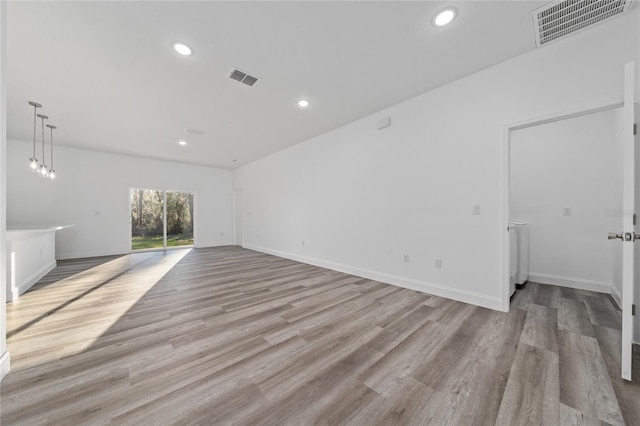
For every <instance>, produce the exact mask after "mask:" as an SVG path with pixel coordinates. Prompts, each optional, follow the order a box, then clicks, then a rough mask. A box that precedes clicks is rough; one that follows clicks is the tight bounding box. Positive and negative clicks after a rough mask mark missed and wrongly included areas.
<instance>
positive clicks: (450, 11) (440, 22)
mask: <svg viewBox="0 0 640 426" xmlns="http://www.w3.org/2000/svg"><path fill="white" fill-rule="evenodd" d="M457 14H458V11H457V9H456V8H455V7H453V6H450V7H445V8H444V9H442V10H440V11H438V13H436V14H435V16H434V17H433V25H435V26H436V27H444V26H445V25H447V24H449V23H451V21H453V20H454V19H455V17H456V15H457Z"/></svg>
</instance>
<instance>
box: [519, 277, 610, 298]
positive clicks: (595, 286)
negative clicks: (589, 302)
mask: <svg viewBox="0 0 640 426" xmlns="http://www.w3.org/2000/svg"><path fill="white" fill-rule="evenodd" d="M529 281H533V282H536V283H540V284H551V285H557V286H560V287H569V288H575V289H578V290H589V291H595V292H597V293H607V294H611V289H612V288H614V287H613V284H612V283H607V282H603V281H592V280H585V279H582V278H573V277H562V276H559V275H548V274H540V273H537V272H529Z"/></svg>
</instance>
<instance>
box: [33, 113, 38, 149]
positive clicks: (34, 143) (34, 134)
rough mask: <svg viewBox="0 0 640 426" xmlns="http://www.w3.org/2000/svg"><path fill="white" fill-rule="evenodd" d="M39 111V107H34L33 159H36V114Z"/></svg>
mask: <svg viewBox="0 0 640 426" xmlns="http://www.w3.org/2000/svg"><path fill="white" fill-rule="evenodd" d="M37 111H38V107H37V106H35V105H34V106H33V158H36V120H37V119H36V114H37Z"/></svg>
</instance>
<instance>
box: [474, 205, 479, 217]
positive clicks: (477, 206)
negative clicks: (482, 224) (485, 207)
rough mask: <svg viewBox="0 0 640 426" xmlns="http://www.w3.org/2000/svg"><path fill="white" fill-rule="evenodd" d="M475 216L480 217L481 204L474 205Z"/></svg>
mask: <svg viewBox="0 0 640 426" xmlns="http://www.w3.org/2000/svg"><path fill="white" fill-rule="evenodd" d="M473 215H474V216H480V204H474V205H473Z"/></svg>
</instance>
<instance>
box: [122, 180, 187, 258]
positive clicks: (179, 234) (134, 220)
mask: <svg viewBox="0 0 640 426" xmlns="http://www.w3.org/2000/svg"><path fill="white" fill-rule="evenodd" d="M130 199H131V249H132V250H144V249H163V248H167V247H179V246H192V245H193V230H194V221H193V194H192V193H190V192H176V191H158V190H153V189H138V188H136V189H132V190H131V194H130Z"/></svg>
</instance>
